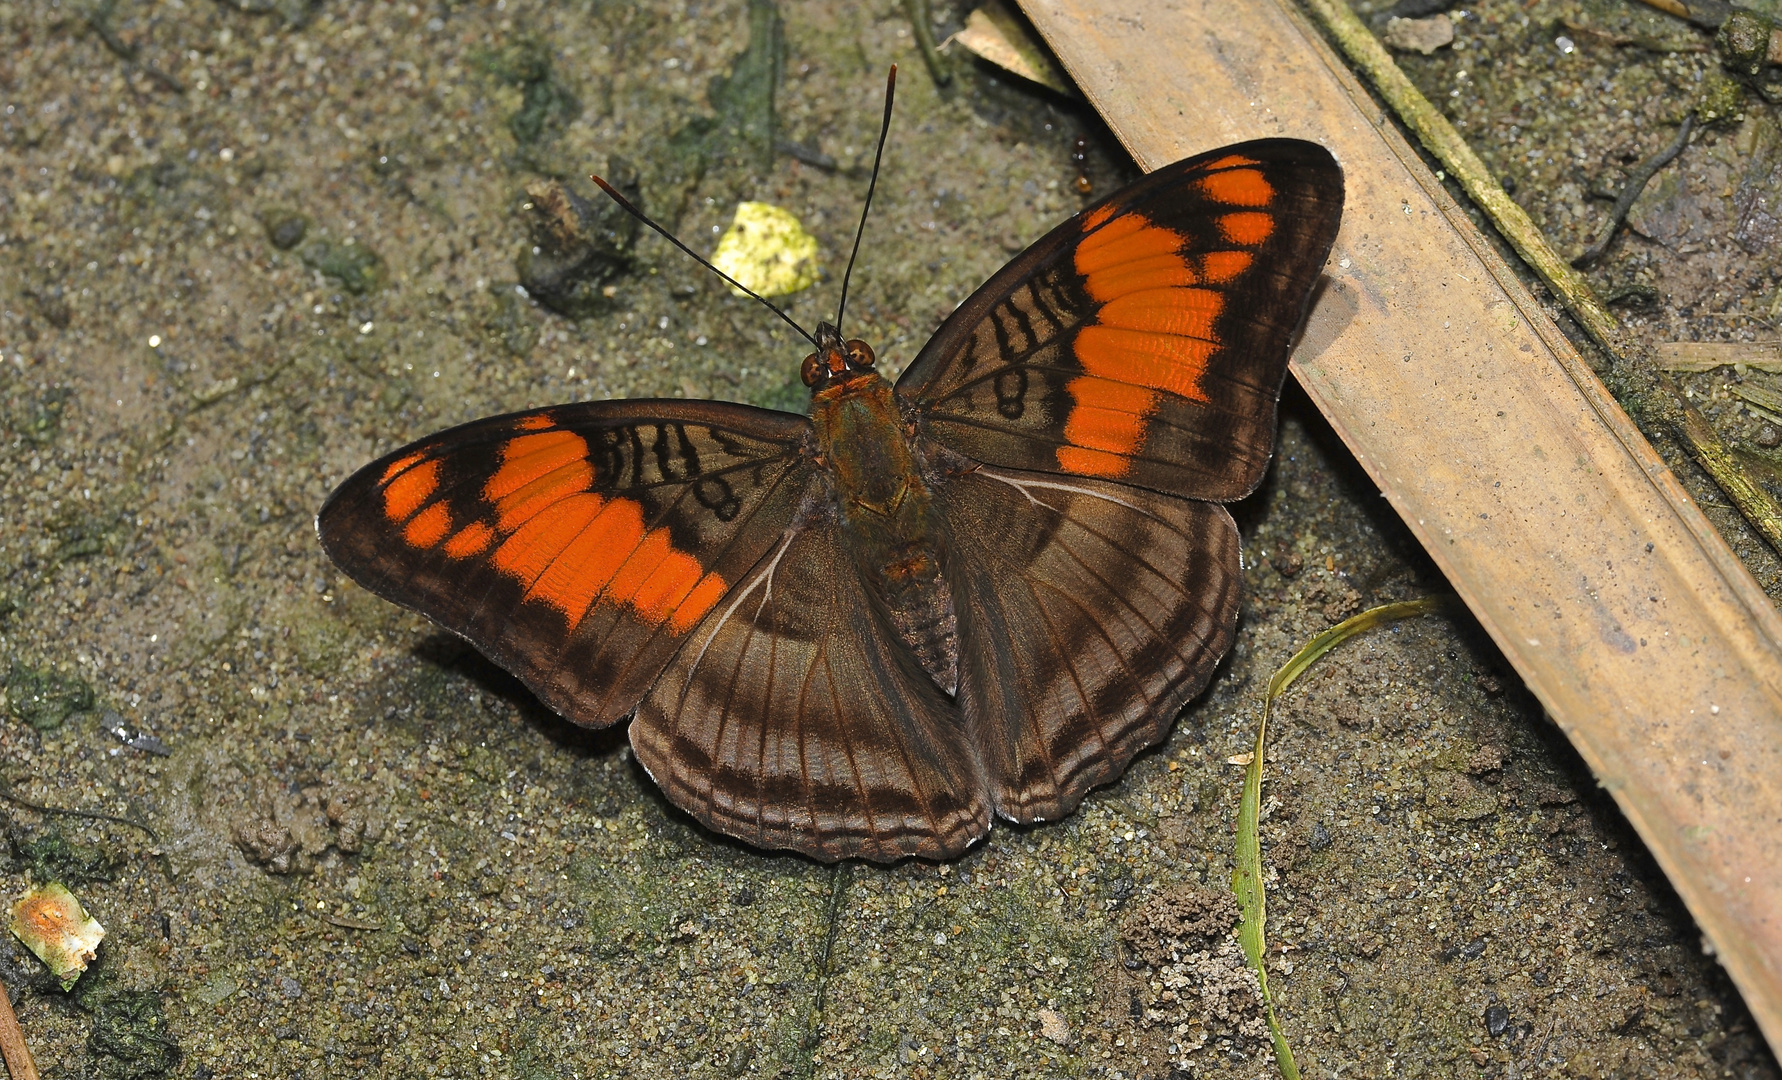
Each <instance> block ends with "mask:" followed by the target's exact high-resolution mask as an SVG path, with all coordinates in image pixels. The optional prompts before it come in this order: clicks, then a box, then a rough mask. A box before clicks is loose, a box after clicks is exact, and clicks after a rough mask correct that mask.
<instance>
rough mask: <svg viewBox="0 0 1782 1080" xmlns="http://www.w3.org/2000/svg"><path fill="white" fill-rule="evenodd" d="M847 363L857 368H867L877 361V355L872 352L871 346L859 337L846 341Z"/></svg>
mask: <svg viewBox="0 0 1782 1080" xmlns="http://www.w3.org/2000/svg"><path fill="white" fill-rule="evenodd" d="M848 363H849V364H851V365H853V366H854V367H857V368H869V367H872V366H873V365H874V364H876V363H878V357H876V356H874V355H873V354H872V346H871V345H868V344H867V343H866V342H864V341H861V340H860V339H859V338H854V339H853V340H851V341H849V342H848Z"/></svg>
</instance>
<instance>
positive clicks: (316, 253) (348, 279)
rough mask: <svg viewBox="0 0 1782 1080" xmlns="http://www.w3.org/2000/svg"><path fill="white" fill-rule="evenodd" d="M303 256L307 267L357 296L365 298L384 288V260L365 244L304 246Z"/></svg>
mask: <svg viewBox="0 0 1782 1080" xmlns="http://www.w3.org/2000/svg"><path fill="white" fill-rule="evenodd" d="M300 256H301V258H302V259H303V264H304V265H305V266H307V267H309V268H310V269H311V270H316V271H319V272H320V273H321V274H322V276H324V277H327V278H332V279H333V280H334V281H337V282H339V283H340V287H341V288H343V289H345V290H346V291H347V292H350V293H352V294H353V295H354V296H364V295H365V294H367V293H373V292H376V291H377V290H379V289H381V288H383V286H384V276H385V275H384V260H383V259H382V258H380V257H379V256H378V254H377V252H375V251H373V250H371V249H370V248H368V247H366V246H365V245H364V244H359V243H355V242H354V241H352V240H346V241H344V242H336V241H333V240H326V239H323V240H317V241H315V242H314V243H311V244H309V245H307V246H306V247H304V249H303V251H302V252H301V253H300Z"/></svg>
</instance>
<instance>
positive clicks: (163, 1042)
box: [84, 990, 183, 1080]
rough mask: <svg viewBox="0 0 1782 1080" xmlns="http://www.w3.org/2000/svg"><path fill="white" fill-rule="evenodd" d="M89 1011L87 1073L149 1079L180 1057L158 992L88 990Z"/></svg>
mask: <svg viewBox="0 0 1782 1080" xmlns="http://www.w3.org/2000/svg"><path fill="white" fill-rule="evenodd" d="M84 1004H87V1005H88V1007H89V1008H91V1009H92V1010H93V1027H92V1030H91V1032H90V1033H89V1034H88V1035H87V1053H88V1054H90V1055H91V1060H90V1061H89V1063H88V1065H89V1070H88V1072H87V1075H88V1076H90V1077H95V1078H97V1080H153V1078H155V1077H160V1076H166V1075H167V1074H168V1073H171V1072H172V1071H173V1070H174V1068H175V1067H176V1066H177V1065H178V1064H179V1062H180V1058H181V1057H182V1056H183V1055H182V1053H181V1052H180V1048H179V1042H178V1040H176V1039H175V1038H174V1037H173V1032H172V1030H171V1029H170V1028H169V1027H168V1025H167V1013H166V1010H165V1009H163V1008H162V1006H161V996H160V995H159V994H156V993H155V992H153V991H151V990H114V991H109V992H104V993H96V994H93V995H89V996H88V998H87V999H86V1001H85V1002H84Z"/></svg>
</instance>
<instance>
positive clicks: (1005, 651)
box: [936, 466, 1240, 822]
mask: <svg viewBox="0 0 1782 1080" xmlns="http://www.w3.org/2000/svg"><path fill="white" fill-rule="evenodd" d="M936 498H937V502H938V504H939V505H940V507H941V511H942V513H943V514H944V515H945V517H946V520H947V523H948V528H949V531H950V532H951V534H952V546H951V548H950V549H949V551H948V558H947V566H946V571H947V576H948V580H949V582H950V584H951V586H952V590H953V597H954V605H955V610H956V611H957V613H958V617H959V638H960V642H961V649H960V685H959V695H958V696H959V705H960V708H961V710H962V711H963V713H964V716H965V721H966V724H967V726H968V727H969V729H970V730H971V732H972V736H973V738H974V740H975V741H976V743H977V745H978V747H979V752H980V753H981V755H982V756H983V759H984V768H985V772H986V773H987V774H988V783H989V786H990V792H991V798H992V800H993V805H994V806H995V809H996V812H997V813H999V814H1001V815H1003V816H1004V817H1007V818H1010V819H1012V820H1014V821H1019V822H1033V821H1054V820H1057V819H1058V818H1060V817H1062V816H1064V815H1065V814H1068V813H1070V811H1071V810H1072V809H1074V808H1075V807H1076V805H1077V803H1078V802H1080V801H1081V800H1082V798H1083V795H1084V793H1085V792H1087V791H1088V790H1089V789H1090V788H1092V787H1094V786H1096V785H1097V784H1103V783H1107V782H1108V781H1111V780H1114V779H1116V778H1118V777H1119V776H1120V774H1121V773H1122V772H1124V771H1125V769H1126V765H1127V763H1128V762H1130V761H1131V760H1132V757H1133V755H1134V754H1136V753H1138V752H1139V751H1140V750H1142V749H1144V748H1145V747H1146V746H1149V745H1151V744H1152V743H1155V742H1158V741H1160V740H1161V739H1162V738H1163V736H1164V734H1165V733H1166V732H1167V731H1168V730H1169V725H1170V722H1171V721H1172V720H1174V719H1175V715H1176V713H1177V711H1178V710H1180V709H1181V707H1182V705H1183V704H1184V703H1186V702H1187V701H1188V699H1189V698H1191V697H1193V696H1194V695H1195V694H1198V693H1199V692H1200V690H1201V688H1202V687H1204V686H1206V684H1207V680H1208V679H1209V678H1211V677H1212V673H1213V668H1214V667H1215V666H1216V665H1217V664H1218V662H1219V658H1220V657H1222V656H1223V655H1224V654H1225V650H1226V649H1227V648H1229V647H1230V645H1231V640H1232V634H1233V631H1234V629H1235V626H1236V623H1237V611H1238V593H1239V582H1240V575H1239V569H1240V567H1239V561H1238V535H1237V527H1236V526H1235V525H1234V524H1233V523H1232V520H1231V515H1230V514H1228V513H1226V512H1225V508H1224V507H1222V506H1218V505H1216V504H1212V503H1205V502H1197V501H1194V500H1189V499H1178V498H1174V497H1171V496H1168V495H1159V494H1156V493H1154V492H1150V491H1145V490H1142V489H1139V488H1135V487H1130V486H1128V485H1124V484H1111V483H1106V482H1103V481H1097V480H1087V479H1081V478H1076V477H1066V476H1058V475H1055V474H1044V473H1033V472H1015V471H1012V470H1005V469H998V468H995V467H991V466H984V467H981V468H978V469H975V470H972V471H969V472H966V473H964V474H963V475H959V476H956V477H954V478H953V479H952V480H951V481H950V482H948V483H945V484H942V485H940V486H938V487H937V488H936Z"/></svg>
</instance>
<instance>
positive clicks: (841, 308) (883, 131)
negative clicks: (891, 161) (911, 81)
mask: <svg viewBox="0 0 1782 1080" xmlns="http://www.w3.org/2000/svg"><path fill="white" fill-rule="evenodd" d="M896 97H897V65H896V64H892V65H891V73H890V74H889V75H886V76H885V120H884V122H883V123H881V124H880V125H879V148H878V149H877V150H876V151H874V152H873V155H872V179H871V180H870V181H869V182H868V183H867V185H866V205H865V206H862V207H861V208H860V227H859V228H858V229H856V230H854V251H853V253H852V254H850V255H849V256H848V269H847V272H846V273H844V274H842V291H841V303H840V304H837V305H836V308H835V331H836V333H838V334H839V333H841V325H842V313H843V312H845V311H847V310H848V280H849V279H850V278H852V277H853V276H854V260H855V259H857V258H859V257H860V238H861V237H862V236H865V235H866V215H867V214H868V213H871V211H872V193H873V191H874V190H875V189H876V188H877V187H878V186H879V162H880V161H882V160H884V157H885V136H887V135H889V134H891V102H892V101H893V100H894V99H895V98H896Z"/></svg>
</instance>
